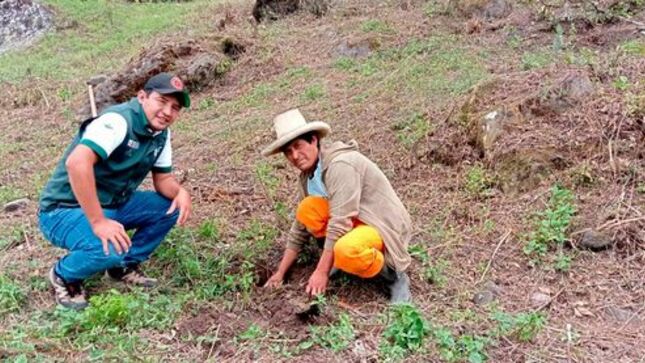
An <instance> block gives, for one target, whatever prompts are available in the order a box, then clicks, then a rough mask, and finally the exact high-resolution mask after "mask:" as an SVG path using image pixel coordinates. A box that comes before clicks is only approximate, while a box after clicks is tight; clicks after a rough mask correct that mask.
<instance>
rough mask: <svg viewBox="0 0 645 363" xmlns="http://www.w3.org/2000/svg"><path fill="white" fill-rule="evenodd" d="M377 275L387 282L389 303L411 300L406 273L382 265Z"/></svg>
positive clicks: (408, 279)
mask: <svg viewBox="0 0 645 363" xmlns="http://www.w3.org/2000/svg"><path fill="white" fill-rule="evenodd" d="M379 275H380V276H381V277H383V279H384V280H385V281H386V282H387V287H388V288H389V290H390V304H398V303H405V302H410V301H411V300H412V293H411V292H410V278H409V277H408V274H406V273H405V272H403V271H395V270H393V269H392V268H391V267H389V266H387V265H384V266H383V268H382V269H381V272H379Z"/></svg>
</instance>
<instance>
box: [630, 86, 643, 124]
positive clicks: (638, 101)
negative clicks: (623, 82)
mask: <svg viewBox="0 0 645 363" xmlns="http://www.w3.org/2000/svg"><path fill="white" fill-rule="evenodd" d="M625 106H626V107H627V114H628V115H629V116H630V117H633V118H635V119H639V118H643V117H645V91H640V92H638V93H632V92H628V93H627V94H626V95H625Z"/></svg>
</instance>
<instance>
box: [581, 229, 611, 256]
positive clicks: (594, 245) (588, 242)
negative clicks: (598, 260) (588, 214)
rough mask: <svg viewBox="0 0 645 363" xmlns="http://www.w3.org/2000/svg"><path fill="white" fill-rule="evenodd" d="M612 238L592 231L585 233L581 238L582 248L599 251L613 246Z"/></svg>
mask: <svg viewBox="0 0 645 363" xmlns="http://www.w3.org/2000/svg"><path fill="white" fill-rule="evenodd" d="M612 242H613V241H612V240H611V237H610V236H608V235H606V234H604V233H601V232H598V231H596V230H593V229H590V230H587V231H585V232H584V233H583V234H582V237H581V238H580V247H584V248H588V249H590V250H592V251H599V250H602V249H605V248H608V247H610V246H611V245H612Z"/></svg>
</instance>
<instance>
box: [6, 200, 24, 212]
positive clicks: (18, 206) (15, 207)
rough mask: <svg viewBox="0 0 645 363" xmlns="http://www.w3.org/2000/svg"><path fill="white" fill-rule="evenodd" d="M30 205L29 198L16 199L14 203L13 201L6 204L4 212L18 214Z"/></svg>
mask: <svg viewBox="0 0 645 363" xmlns="http://www.w3.org/2000/svg"><path fill="white" fill-rule="evenodd" d="M28 204H29V199H27V198H21V199H16V200H14V201H11V202H9V203H7V204H5V205H4V211H5V212H6V213H12V212H17V211H19V210H23V209H25V208H27V205H28Z"/></svg>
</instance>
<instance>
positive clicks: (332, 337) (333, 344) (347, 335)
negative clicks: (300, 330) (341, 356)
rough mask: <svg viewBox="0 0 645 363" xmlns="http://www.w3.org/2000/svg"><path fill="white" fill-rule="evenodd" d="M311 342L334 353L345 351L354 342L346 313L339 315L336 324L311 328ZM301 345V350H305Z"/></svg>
mask: <svg viewBox="0 0 645 363" xmlns="http://www.w3.org/2000/svg"><path fill="white" fill-rule="evenodd" d="M311 335H312V336H311V342H312V343H313V344H318V345H320V346H321V347H323V348H327V349H331V350H332V351H334V352H340V351H342V350H345V349H346V348H347V347H348V346H349V343H351V342H352V341H353V340H354V337H355V333H354V327H353V326H352V322H351V319H350V317H349V315H347V314H346V313H341V314H340V316H339V318H338V322H337V323H336V324H333V325H329V326H322V327H318V326H312V327H311ZM305 347H306V345H303V346H302V348H305Z"/></svg>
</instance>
